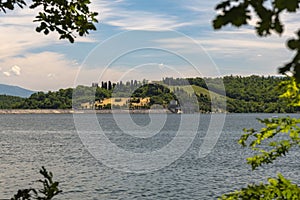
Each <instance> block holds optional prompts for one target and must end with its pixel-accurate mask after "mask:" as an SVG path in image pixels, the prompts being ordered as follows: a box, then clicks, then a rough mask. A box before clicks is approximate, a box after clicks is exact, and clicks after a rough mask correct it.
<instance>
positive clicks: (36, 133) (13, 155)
mask: <svg viewBox="0 0 300 200" xmlns="http://www.w3.org/2000/svg"><path fill="white" fill-rule="evenodd" d="M97 117H98V119H99V121H100V125H101V127H103V128H104V129H105V130H107V132H108V134H107V137H108V138H109V139H110V140H111V141H112V142H114V143H115V144H117V145H118V146H119V147H121V148H124V149H127V150H130V151H136V152H143V151H147V150H151V151H152V150H153V149H160V148H162V147H163V146H164V145H166V144H168V143H169V142H170V141H172V139H173V138H174V137H175V135H176V130H177V127H178V126H177V125H178V123H176V120H178V118H180V115H169V116H168V120H167V123H166V125H165V127H164V129H162V131H161V132H160V133H158V134H157V135H155V136H153V137H151V138H150V139H140V138H138V139H137V138H132V137H130V136H128V135H126V134H122V131H121V130H120V129H119V128H118V127H117V126H116V125H115V124H114V121H113V118H112V116H111V115H109V114H106V115H98V116H97ZM132 117H133V118H134V121H135V122H136V123H137V124H139V125H141V126H145V125H147V124H146V123H145V122H149V117H148V116H147V115H142V114H141V115H140V114H136V115H132ZM157 117H159V115H157ZM257 117H261V118H264V117H269V115H266V114H260V115H259V114H230V115H227V117H226V123H225V126H224V128H223V132H222V135H221V137H220V138H219V140H218V143H217V145H216V146H215V148H214V150H213V151H212V152H211V153H210V154H209V155H208V156H206V157H205V158H203V159H197V156H198V151H199V147H200V145H201V143H202V141H203V137H204V136H205V134H206V131H207V124H208V121H209V119H210V116H209V115H201V120H200V125H199V131H198V133H197V136H196V138H195V139H194V142H193V144H192V145H191V147H190V148H189V150H188V151H187V152H186V153H185V154H184V155H183V156H182V157H180V159H178V160H177V161H175V162H174V163H172V164H171V165H170V166H167V167H165V168H163V169H161V170H158V171H154V172H149V173H145V174H136V173H125V172H120V171H116V170H114V169H111V168H108V167H106V166H105V165H103V164H102V163H101V162H98V161H97V160H95V159H94V158H93V157H92V156H91V155H90V154H89V152H88V151H87V150H86V149H85V148H84V146H83V144H82V143H81V141H80V139H79V136H78V134H77V132H76V130H75V127H74V121H73V116H72V115H63V114H61V115H51V114H48V115H0V127H1V129H0V161H1V162H0V199H1V198H10V197H11V196H12V194H14V193H15V192H16V191H17V189H20V188H28V186H29V187H30V186H35V185H36V184H37V183H35V182H34V180H37V179H39V178H40V176H39V174H38V171H39V168H40V167H41V166H46V168H47V169H48V170H50V171H52V172H53V173H54V177H55V180H58V181H59V182H60V184H61V188H62V189H63V191H64V192H63V194H62V195H60V196H59V198H58V199H75V200H76V199H166V198H168V199H216V198H217V197H218V196H219V195H220V194H222V193H224V192H229V191H231V190H233V189H237V188H240V187H241V186H245V185H246V184H247V183H249V182H260V181H262V180H264V177H267V176H276V173H277V172H279V171H280V172H282V173H283V175H285V176H287V177H289V178H291V179H293V180H294V181H295V182H296V183H300V181H299V180H298V177H299V166H300V162H299V152H296V151H292V152H291V153H290V154H289V155H288V156H287V157H285V158H282V159H279V160H278V161H276V162H275V163H274V164H272V165H269V166H266V167H262V168H260V169H259V170H256V171H255V172H252V171H251V170H250V167H249V166H247V165H246V164H245V158H246V157H247V156H250V155H251V152H248V151H245V150H244V149H241V147H240V146H239V145H237V144H236V140H237V139H238V138H239V135H240V134H241V130H242V129H243V128H244V127H256V128H259V125H258V124H257V122H256V120H255V119H256V118H257ZM176 124H177V125H176ZM186 130H188V127H186ZM269 167H271V170H269V169H268V168H269Z"/></svg>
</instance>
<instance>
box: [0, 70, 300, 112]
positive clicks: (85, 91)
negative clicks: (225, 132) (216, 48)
mask: <svg viewBox="0 0 300 200" xmlns="http://www.w3.org/2000/svg"><path fill="white" fill-rule="evenodd" d="M282 80H284V78H279V77H271V76H268V77H261V76H249V77H241V76H225V77H223V78H188V79H178V78H177V79H175V78H164V79H163V80H162V81H156V82H153V83H147V82H146V81H144V82H139V81H135V80H134V81H128V82H126V83H122V82H119V83H111V82H110V81H108V82H102V84H101V87H99V86H98V85H97V84H96V85H93V87H89V86H77V87H76V88H75V89H72V88H68V89H60V90H59V91H55V92H52V91H49V92H47V93H45V92H37V93H34V94H32V95H31V96H30V97H29V98H19V97H12V96H6V95H1V96H0V109H70V108H72V106H73V107H74V108H81V104H83V103H90V104H91V105H92V104H93V103H94V102H95V101H101V100H104V99H109V98H112V97H114V98H116V97H130V98H131V97H132V98H145V97H150V103H149V105H148V106H146V107H145V108H150V107H151V106H152V105H154V104H160V105H162V106H163V107H165V108H167V107H168V104H169V103H170V102H171V101H172V100H179V99H181V104H182V105H183V104H184V103H185V102H186V100H187V99H188V98H189V97H192V96H193V95H194V96H193V97H196V99H197V101H198V107H199V111H200V112H211V111H221V112H225V111H227V112H231V113H234V112H239V113H241V112H245V113H248V112H267V113H273V112H297V111H298V109H297V108H292V107H290V106H288V104H287V102H284V101H283V100H281V99H279V98H278V96H279V95H280V89H276V88H277V87H278V84H279V83H280V82H281V81H282ZM221 83H224V87H225V91H224V90H222V84H221ZM208 88H209V90H208ZM176 95H177V96H176ZM178 95H180V98H179V96H178ZM212 100H213V102H214V105H216V106H215V109H214V110H211V101H212ZM225 102H226V105H225ZM225 107H226V110H225ZM105 108H106V109H109V108H110V105H109V106H106V107H105Z"/></svg>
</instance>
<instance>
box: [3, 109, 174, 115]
mask: <svg viewBox="0 0 300 200" xmlns="http://www.w3.org/2000/svg"><path fill="white" fill-rule="evenodd" d="M89 113H97V114H112V113H120V114H126V113H136V114H148V113H171V112H170V111H169V110H167V109H157V110H154V109H151V110H73V109H0V114H89Z"/></svg>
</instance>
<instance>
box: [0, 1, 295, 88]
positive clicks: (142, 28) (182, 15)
mask: <svg viewBox="0 0 300 200" xmlns="http://www.w3.org/2000/svg"><path fill="white" fill-rule="evenodd" d="M218 2H219V1H216V0H213V1H199V0H185V1H183V0H177V1H174V0H173V1H171V0H163V1H161V0H160V1H157V0H152V1H141V0H115V1H113V0H97V1H96V0H94V1H93V2H92V7H91V9H92V10H94V11H96V12H99V24H97V31H96V32H91V34H90V35H88V36H87V37H84V38H77V41H76V43H75V44H69V43H68V41H59V40H58V35H57V34H55V33H51V34H49V35H48V36H44V35H42V34H39V33H36V32H35V31H34V30H35V24H34V23H33V22H32V21H33V19H34V16H35V14H36V11H32V10H30V9H27V8H25V9H23V10H21V9H17V10H15V11H13V12H9V13H7V14H3V13H1V15H0V24H1V25H0V29H1V30H0V40H1V46H0V83H4V84H11V85H18V86H22V87H25V88H28V89H32V90H44V91H47V90H57V89H59V88H66V87H73V86H74V85H77V84H86V85H90V84H91V83H92V82H97V81H101V80H113V81H118V80H127V79H137V80H142V79H144V78H146V79H149V80H159V79H161V78H162V77H166V76H168V75H170V76H177V77H193V76H223V75H230V74H233V75H251V74H258V75H275V74H277V67H278V66H280V65H281V64H282V63H284V62H286V61H288V60H289V59H290V58H291V56H292V52H289V51H288V50H287V49H286V48H285V41H286V39H288V38H290V37H292V36H293V34H294V33H293V32H294V31H296V28H297V27H298V23H297V16H294V15H285V16H284V17H283V20H284V21H285V22H286V23H287V25H286V27H285V28H286V31H285V33H284V35H282V36H281V37H279V36H271V37H268V38H258V37H257V36H256V35H255V32H254V30H253V26H254V25H255V19H253V20H252V21H251V23H250V25H249V26H246V27H242V28H240V29H236V28H231V27H226V28H224V29H222V30H221V31H213V29H212V27H211V21H212V19H213V17H214V16H215V15H216V12H215V11H214V7H215V5H216V4H217V3H218Z"/></svg>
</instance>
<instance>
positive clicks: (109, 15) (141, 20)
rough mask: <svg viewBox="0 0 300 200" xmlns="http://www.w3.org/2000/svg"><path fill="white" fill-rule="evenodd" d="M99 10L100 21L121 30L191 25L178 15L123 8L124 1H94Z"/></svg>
mask: <svg viewBox="0 0 300 200" xmlns="http://www.w3.org/2000/svg"><path fill="white" fill-rule="evenodd" d="M94 4H95V5H94V8H95V10H97V11H99V12H100V18H101V21H100V22H101V23H103V24H108V25H111V26H116V27H118V28H120V29H122V30H152V31H156V30H157V31H162V30H170V29H177V28H180V27H184V26H190V25H192V23H191V22H189V21H186V22H182V21H181V20H180V18H179V17H177V16H172V15H168V14H161V13H154V12H147V11H141V10H129V9H124V8H123V7H122V5H126V2H125V1H111V0H102V1H97V2H94Z"/></svg>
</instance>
